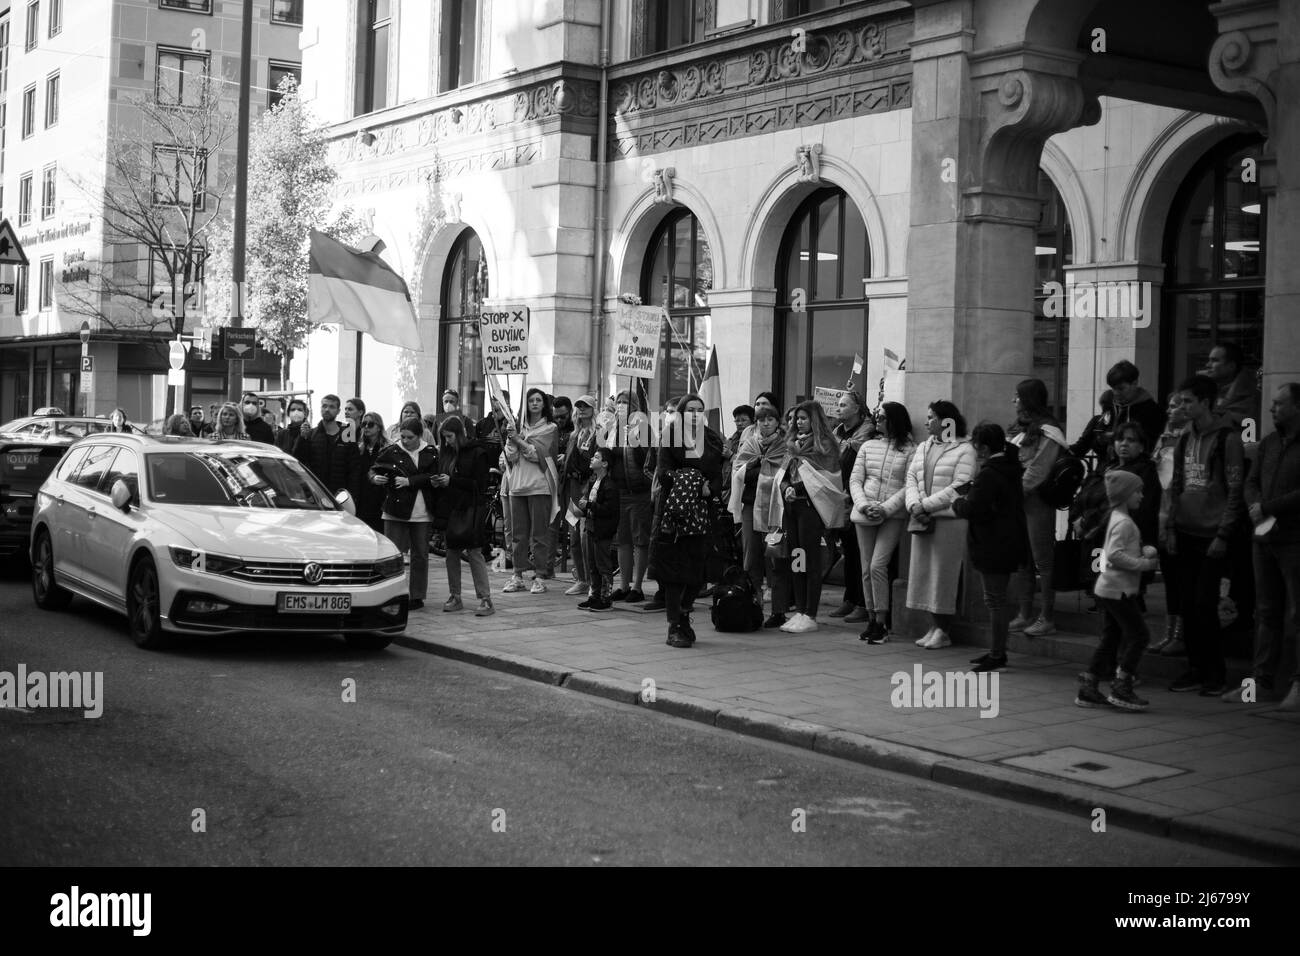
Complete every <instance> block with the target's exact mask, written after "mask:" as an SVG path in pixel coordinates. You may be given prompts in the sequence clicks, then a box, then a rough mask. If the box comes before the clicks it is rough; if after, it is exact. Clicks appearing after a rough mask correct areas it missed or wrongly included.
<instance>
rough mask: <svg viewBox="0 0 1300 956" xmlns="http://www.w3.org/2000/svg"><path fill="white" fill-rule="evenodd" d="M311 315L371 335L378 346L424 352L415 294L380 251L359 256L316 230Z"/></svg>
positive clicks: (313, 233)
mask: <svg viewBox="0 0 1300 956" xmlns="http://www.w3.org/2000/svg"><path fill="white" fill-rule="evenodd" d="M307 315H308V318H310V319H311V321H312V322H338V323H339V324H340V325H342V326H343V327H344V328H349V329H355V330H356V331H358V332H366V333H369V335H370V337H371V338H373V339H374V340H375V341H376V342H385V343H387V344H388V345H397V346H400V347H402V348H404V349H411V350H413V351H416V352H420V351H423V346H422V345H421V344H420V327H419V325H418V323H417V321H416V318H415V311H414V309H412V308H411V293H410V292H409V291H408V290H407V288H406V283H405V282H404V281H403V280H402V277H401V276H400V275H398V274H397V273H396V272H394V271H393V268H392V266H390V265H389V264H388V263H387V262H385V261H384V260H383V259H381V258H380V257H379V253H377V252H359V251H357V250H356V249H353V248H351V247H350V246H345V245H344V244H343V243H341V242H339V241H338V240H337V239H331V238H330V237H329V236H327V235H325V234H324V233H323V232H317V231H316V230H315V229H313V230H311V254H310V265H309V269H308V276H307Z"/></svg>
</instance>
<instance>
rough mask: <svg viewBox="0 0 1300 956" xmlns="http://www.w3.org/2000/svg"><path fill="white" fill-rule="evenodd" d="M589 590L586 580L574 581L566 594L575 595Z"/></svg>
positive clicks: (567, 595) (566, 595)
mask: <svg viewBox="0 0 1300 956" xmlns="http://www.w3.org/2000/svg"><path fill="white" fill-rule="evenodd" d="M587 590H588V588H587V582H586V581H574V582H573V585H572V586H571V587H570V588H569V589H568V590H567V591H565V592H564V596H565V597H573V596H574V595H575V594H586V593H587Z"/></svg>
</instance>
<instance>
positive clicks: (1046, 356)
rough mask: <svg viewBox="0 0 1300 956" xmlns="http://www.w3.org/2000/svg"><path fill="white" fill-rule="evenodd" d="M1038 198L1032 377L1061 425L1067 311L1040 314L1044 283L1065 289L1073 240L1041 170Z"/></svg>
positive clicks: (1067, 358) (1067, 350) (1066, 375)
mask: <svg viewBox="0 0 1300 956" xmlns="http://www.w3.org/2000/svg"><path fill="white" fill-rule="evenodd" d="M1038 197H1039V199H1041V200H1042V202H1043V210H1042V217H1041V218H1040V219H1039V222H1038V235H1037V237H1036V239H1035V243H1034V371H1033V377H1034V378H1040V379H1042V380H1043V382H1044V383H1045V384H1046V385H1047V402H1048V407H1049V408H1050V409H1051V411H1052V415H1053V417H1055V418H1056V420H1057V421H1059V422H1064V421H1065V404H1066V387H1067V385H1068V379H1069V365H1070V317H1069V314H1068V312H1069V310H1068V309H1054V310H1053V311H1056V312H1060V313H1061V314H1060V315H1058V316H1049V315H1047V314H1046V313H1045V312H1044V310H1043V303H1044V302H1046V301H1047V292H1046V291H1045V287H1046V285H1047V283H1049V282H1056V283H1059V284H1060V285H1061V286H1064V285H1065V267H1066V266H1068V265H1071V264H1073V262H1074V237H1073V235H1072V234H1071V232H1070V217H1069V216H1068V215H1066V212H1065V200H1063V199H1062V198H1061V194H1060V192H1059V191H1058V190H1057V188H1056V184H1055V183H1053V182H1052V180H1051V179H1050V178H1049V177H1048V175H1047V174H1046V173H1044V172H1043V171H1042V170H1039V172H1038ZM1089 414H1091V412H1089Z"/></svg>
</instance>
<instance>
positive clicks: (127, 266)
mask: <svg viewBox="0 0 1300 956" xmlns="http://www.w3.org/2000/svg"><path fill="white" fill-rule="evenodd" d="M227 89H228V87H227V84H226V83H225V81H224V79H223V78H221V77H211V76H207V75H191V74H187V75H185V76H184V78H183V85H182V81H181V80H179V79H178V80H177V82H176V83H174V84H164V86H163V88H162V89H161V90H159V91H157V92H150V93H148V94H146V95H144V96H142V97H141V98H140V99H139V100H138V101H136V102H134V103H131V104H129V105H128V106H127V108H126V109H125V110H123V115H122V116H121V117H120V119H121V120H122V122H121V123H120V124H119V125H118V126H117V127H116V128H115V129H114V132H113V133H112V135H111V136H110V139H109V142H108V148H107V156H106V163H105V166H104V175H103V178H98V177H94V176H92V177H74V178H73V181H72V182H73V185H74V186H75V187H76V188H77V189H78V190H79V191H80V192H81V193H82V194H83V195H84V196H85V198H86V200H87V204H88V206H89V209H90V212H91V215H98V216H99V217H100V219H101V221H102V222H103V224H104V246H105V252H104V256H103V259H102V260H101V261H99V262H96V263H89V264H88V268H89V272H90V276H89V280H88V281H87V282H86V283H85V284H84V286H81V287H71V286H65V287H64V288H63V289H62V292H61V295H60V299H59V307H60V309H61V310H63V311H64V312H69V313H72V314H75V315H81V316H84V317H86V318H87V319H90V320H92V322H93V323H94V324H95V325H96V326H97V327H98V328H100V329H109V330H112V331H131V332H145V333H150V337H151V338H152V339H153V340H154V345H155V348H157V349H158V351H159V354H160V355H161V354H165V350H166V341H167V340H168V339H171V338H173V337H174V336H177V335H180V334H182V333H183V332H184V331H185V327H186V322H187V320H193V319H195V318H198V317H199V316H201V315H202V313H203V309H204V295H203V280H204V263H205V260H206V258H207V252H208V248H209V245H210V240H211V234H212V231H213V229H214V226H215V224H216V222H217V220H218V218H219V216H220V215H221V213H222V206H223V204H224V203H225V202H226V201H227V199H228V198H233V192H234V178H235V174H234V165H235V164H234V153H233V147H234V145H235V142H236V132H237V130H236V119H235V110H234V102H233V95H232V93H229V92H227ZM79 286H80V284H79ZM171 410H172V394H171V391H170V390H169V391H168V412H169V413H170V412H171Z"/></svg>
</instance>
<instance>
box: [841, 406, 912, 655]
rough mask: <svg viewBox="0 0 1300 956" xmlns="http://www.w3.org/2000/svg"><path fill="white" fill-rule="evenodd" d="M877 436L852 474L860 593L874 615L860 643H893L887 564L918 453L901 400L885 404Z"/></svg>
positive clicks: (898, 534)
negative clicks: (887, 620) (910, 470)
mask: <svg viewBox="0 0 1300 956" xmlns="http://www.w3.org/2000/svg"><path fill="white" fill-rule="evenodd" d="M877 415H878V420H877V427H878V428H879V429H880V431H878V432H877V433H876V435H875V437H873V438H870V439H868V440H867V441H865V442H863V443H862V447H861V448H860V449H858V457H857V458H856V459H855V460H854V462H853V472H852V474H850V475H849V492H850V494H852V495H853V513H852V515H851V519H852V521H853V527H854V530H855V531H856V532H857V536H858V550H859V552H861V554H862V595H863V598H864V599H865V602H866V603H865V607H866V609H867V613H868V614H869V615H870V620H869V621H868V623H867V629H866V630H865V631H863V632H862V634H861V635H860V636H859V640H863V641H866V642H867V643H868V644H883V643H885V642H886V641H887V640H889V632H888V630H886V628H885V615H886V614H888V613H889V584H890V582H889V561H890V559H891V558H892V557H893V556H894V550H895V549H896V548H897V547H898V542H899V539H900V538H901V537H902V536H903V527H904V525H905V524H906V523H907V522H906V518H907V507H906V501H905V499H906V494H907V471H908V468H909V466H910V465H911V462H912V455H913V453H914V452H915V451H916V443H915V442H914V441H913V440H912V418H911V416H910V415H908V414H907V409H906V408H905V407H904V406H902V405H900V404H899V403H898V402H885V404H884V405H882V406H881V407H880V411H879V412H878V413H877Z"/></svg>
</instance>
